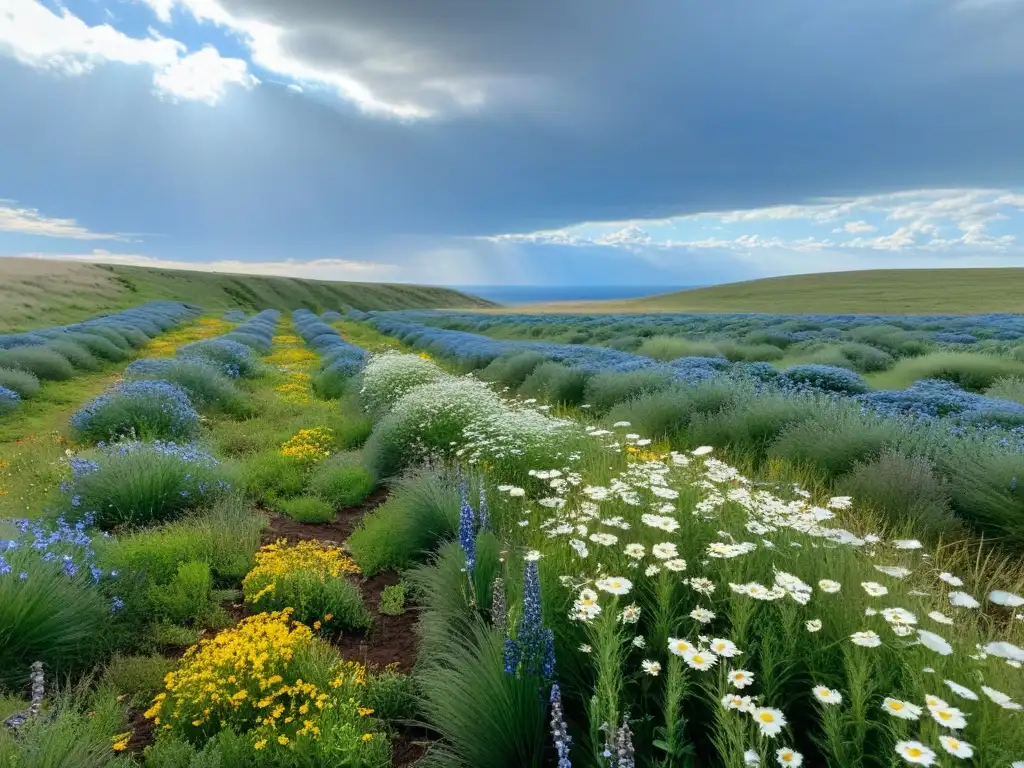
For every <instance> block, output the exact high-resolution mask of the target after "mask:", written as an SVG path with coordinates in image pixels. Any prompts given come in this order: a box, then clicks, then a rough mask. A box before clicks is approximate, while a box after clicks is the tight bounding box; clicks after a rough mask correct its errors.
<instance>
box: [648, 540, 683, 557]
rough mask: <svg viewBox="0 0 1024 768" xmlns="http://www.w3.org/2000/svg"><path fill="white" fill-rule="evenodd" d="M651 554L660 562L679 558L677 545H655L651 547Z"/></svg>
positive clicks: (667, 543) (666, 543)
mask: <svg viewBox="0 0 1024 768" xmlns="http://www.w3.org/2000/svg"><path fill="white" fill-rule="evenodd" d="M651 554H652V555H654V556H655V557H656V558H658V559H659V560H671V559H672V558H675V557H678V556H679V551H678V550H677V549H676V545H675V544H672V543H670V542H665V543H662V544H655V545H654V546H653V547H651Z"/></svg>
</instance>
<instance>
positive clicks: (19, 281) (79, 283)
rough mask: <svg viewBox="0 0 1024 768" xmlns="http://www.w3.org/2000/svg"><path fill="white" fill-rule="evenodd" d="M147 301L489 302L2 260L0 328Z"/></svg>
mask: <svg viewBox="0 0 1024 768" xmlns="http://www.w3.org/2000/svg"><path fill="white" fill-rule="evenodd" d="M152 299H175V300H178V301H188V302H191V303H193V304H200V305H202V306H203V307H207V308H209V309H229V308H238V309H245V310H250V311H252V310H260V309H268V308H271V307H274V308H277V309H296V308H298V307H308V308H309V309H312V310H313V311H324V310H328V309H339V308H340V307H341V306H342V305H344V304H347V305H349V306H353V307H356V308H357V309H363V310H370V309H405V308H463V309H466V308H480V307H491V306H494V305H493V304H492V303H491V302H489V301H486V300H484V299H480V298H477V297H475V296H469V295H467V294H464V293H459V292H458V291H453V290H450V289H448V288H435V287H429V286H419V285H402V284H389V283H343V282H329V281H326V280H302V279H298V278H291V277H263V276H259V275H231V274H222V273H214V272H190V271H183V270H171V269H151V268H148V267H124V266H115V265H109V264H83V263H79V262H68V261H44V260H41V259H14V258H0V332H12V331H23V330H28V329H30V328H38V327H39V326H42V325H58V324H63V323H71V322H75V321H77V320H82V319H84V318H86V317H90V316H92V315H95V314H97V313H101V312H105V311H111V310H118V309H124V308H126V307H130V306H134V305H137V304H141V303H143V302H145V301H150V300H152Z"/></svg>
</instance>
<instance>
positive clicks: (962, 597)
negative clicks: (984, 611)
mask: <svg viewBox="0 0 1024 768" xmlns="http://www.w3.org/2000/svg"><path fill="white" fill-rule="evenodd" d="M949 602H950V603H952V604H953V605H955V606H957V607H958V608H979V607H981V603H979V602H978V601H977V600H975V599H974V598H973V597H972V596H971V595H968V594H967V593H966V592H950V593H949Z"/></svg>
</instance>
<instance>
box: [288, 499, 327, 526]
mask: <svg viewBox="0 0 1024 768" xmlns="http://www.w3.org/2000/svg"><path fill="white" fill-rule="evenodd" d="M278 506H279V507H280V508H281V511H282V512H284V513H285V514H286V515H288V517H290V518H291V519H292V520H294V521H295V522H297V523H329V522H331V521H332V520H334V506H333V505H331V504H328V503H327V502H326V501H324V500H323V499H320V498H318V497H316V496H298V497H296V498H294V499H284V500H282V501H280V502H278Z"/></svg>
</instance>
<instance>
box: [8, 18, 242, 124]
mask: <svg viewBox="0 0 1024 768" xmlns="http://www.w3.org/2000/svg"><path fill="white" fill-rule="evenodd" d="M161 7H163V6H161ZM168 13H169V9H168ZM0 54H5V55H7V56H10V57H12V58H14V59H15V60H16V61H18V62H20V63H21V64H24V65H26V66H30V67H34V68H36V69H43V70H50V71H54V72H57V73H60V74H63V75H68V76H80V75H84V74H87V73H89V72H91V71H92V70H93V69H95V68H96V66H98V65H100V64H103V63H106V62H115V63H119V64H130V65H146V66H150V67H152V68H153V70H154V72H153V87H154V91H155V92H156V93H157V95H159V96H161V97H163V98H168V99H171V100H174V101H203V102H206V103H208V104H215V103H216V102H217V101H219V100H220V99H221V98H222V97H223V96H224V93H225V92H226V90H227V88H228V87H229V86H231V85H240V86H242V87H245V88H251V87H252V86H253V85H255V84H256V83H257V82H258V80H256V78H254V77H253V76H252V75H250V74H248V71H247V69H248V65H247V64H246V62H245V61H243V60H241V59H231V58H224V57H222V56H221V55H220V54H219V53H218V52H217V50H216V49H214V48H209V47H207V48H204V49H203V50H201V51H198V52H196V53H191V54H190V53H189V52H188V48H187V47H186V46H185V45H184V44H183V43H181V42H179V41H177V40H172V39H170V38H166V37H161V36H159V35H157V34H156V33H151V36H150V37H145V38H136V37H130V36H128V35H126V34H124V33H123V32H121V31H119V30H117V29H115V28H114V27H112V26H111V25H109V24H100V25H97V26H89V25H88V24H86V23H85V22H84V21H83V20H82V19H80V18H78V17H77V16H75V15H74V14H72V13H71V12H70V11H68V10H67V9H66V8H63V9H61V11H60V14H57V13H54V12H53V11H51V10H50V9H49V8H47V7H46V6H44V5H42V4H41V3H40V2H37V1H36V0H0Z"/></svg>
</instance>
